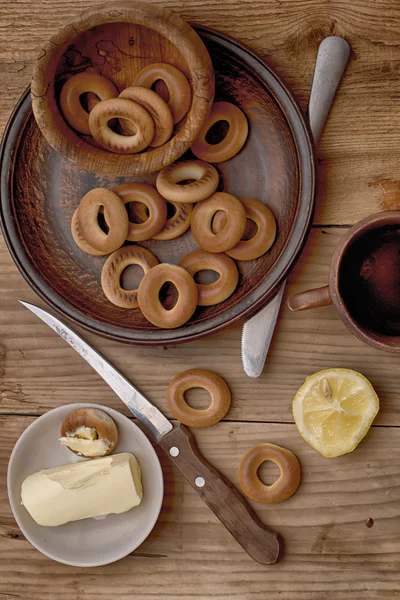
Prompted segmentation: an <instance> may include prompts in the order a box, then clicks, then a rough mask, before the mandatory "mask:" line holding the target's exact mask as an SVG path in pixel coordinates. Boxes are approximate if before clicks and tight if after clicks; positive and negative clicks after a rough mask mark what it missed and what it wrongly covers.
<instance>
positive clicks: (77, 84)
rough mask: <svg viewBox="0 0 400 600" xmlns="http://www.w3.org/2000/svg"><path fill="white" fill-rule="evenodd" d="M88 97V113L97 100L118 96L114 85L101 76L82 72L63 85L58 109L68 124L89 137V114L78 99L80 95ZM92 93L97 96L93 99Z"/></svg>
mask: <svg viewBox="0 0 400 600" xmlns="http://www.w3.org/2000/svg"><path fill="white" fill-rule="evenodd" d="M85 93H87V94H88V95H90V100H88V107H89V112H90V111H91V108H94V106H95V104H98V100H97V99H100V100H109V99H110V98H116V97H117V96H118V90H117V88H116V87H115V85H114V84H113V83H112V81H110V80H109V79H107V78H106V77H103V76H102V75H98V74H97V73H88V72H87V71H83V72H82V73H77V74H76V75H72V77H70V78H69V79H67V81H66V82H65V83H64V85H63V87H62V88H61V93H60V107H61V112H62V114H63V115H64V118H65V120H66V121H68V123H69V124H70V125H71V127H73V128H74V129H76V130H77V131H80V133H84V134H86V135H91V132H90V128H89V113H88V112H87V111H86V110H85V109H84V108H83V106H82V104H81V100H80V97H81V95H82V94H85ZM92 93H93V94H95V96H97V98H96V100H94V99H93V96H92Z"/></svg>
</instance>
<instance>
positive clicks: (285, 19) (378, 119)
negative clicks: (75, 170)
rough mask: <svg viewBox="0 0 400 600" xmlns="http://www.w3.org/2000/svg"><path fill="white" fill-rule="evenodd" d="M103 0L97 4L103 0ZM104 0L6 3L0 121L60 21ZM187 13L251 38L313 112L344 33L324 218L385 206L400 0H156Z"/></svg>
mask: <svg viewBox="0 0 400 600" xmlns="http://www.w3.org/2000/svg"><path fill="white" fill-rule="evenodd" d="M99 3H100V2H98V4H99ZM95 4H96V2H95V0H93V1H92V0H82V1H80V2H79V3H73V4H71V2H68V1H67V0H61V1H60V2H57V3H56V2H55V1H54V0H50V2H49V1H47V0H38V2H35V3H34V4H32V3H30V2H29V3H22V2H8V1H7V0H2V2H0V65H1V70H0V81H1V83H2V95H1V98H0V109H1V110H0V127H4V125H5V123H6V120H7V118H8V116H9V114H10V112H11V110H12V108H13V106H14V104H15V102H16V101H17V99H18V98H19V96H20V95H21V94H22V92H23V90H24V89H25V87H26V85H27V84H28V83H29V81H30V77H31V73H32V69H33V63H34V60H35V58H36V56H37V54H38V48H40V46H41V45H42V44H43V43H44V41H45V40H47V39H48V38H49V36H50V35H51V34H52V33H54V31H55V30H56V29H57V28H59V27H60V26H61V25H63V24H65V23H66V22H67V21H69V20H70V19H71V16H72V12H73V11H74V9H75V12H76V14H77V13H78V12H80V11H81V10H83V9H85V8H89V7H90V6H93V5H95ZM154 4H156V5H158V6H165V7H168V8H172V9H174V10H176V11H177V12H178V13H179V14H180V15H181V16H182V17H184V18H185V19H189V20H192V21H196V22H198V23H201V24H204V25H208V26H211V27H214V28H216V29H219V30H221V31H222V32H226V33H229V34H230V35H232V36H234V37H236V38H238V39H239V40H240V41H242V42H244V43H245V44H248V45H249V46H250V47H251V48H253V49H254V50H256V51H257V52H259V53H260V54H261V56H263V57H264V58H266V59H267V61H268V63H269V64H271V65H272V66H273V67H275V68H276V69H277V70H278V72H279V74H280V75H282V76H283V78H284V79H285V80H286V81H287V83H288V84H289V85H290V86H291V88H292V90H293V92H294V93H295V96H296V98H297V99H298V100H299V102H300V104H301V106H302V107H303V108H304V109H305V108H306V105H307V99H308V94H309V89H310V85H311V79H312V73H313V69H314V62H315V57H316V52H317V48H318V44H319V42H320V41H321V40H322V39H323V37H325V36H326V35H332V34H336V35H342V36H344V37H345V38H346V39H347V40H348V41H349V43H350V44H351V46H352V49H353V59H352V60H351V62H350V64H349V66H348V68H347V71H346V73H345V76H344V79H343V81H342V84H341V86H340V89H339V92H338V96H337V98H336V100H335V103H334V106H333V109H332V112H331V115H330V117H329V120H328V125H327V127H326V130H325V132H324V134H323V137H322V140H321V145H320V147H319V149H318V157H319V161H320V164H319V180H320V182H319V193H318V202H317V212H316V217H315V219H316V222H318V223H332V224H338V223H340V224H342V223H354V222H356V221H357V220H358V219H360V218H361V217H363V216H366V215H368V214H372V213H373V212H375V211H377V210H379V208H380V206H381V202H382V201H383V200H384V193H385V192H384V190H383V189H382V187H381V185H380V182H382V181H391V182H393V185H394V186H395V187H396V189H397V195H398V196H400V188H399V187H398V182H399V180H400V178H399V175H398V161H399V148H398V143H397V131H398V129H399V126H400V115H399V111H397V110H396V106H397V101H398V98H399V94H400V79H399V77H398V62H399V60H400V44H399V41H398V37H397V25H396V23H397V22H398V20H399V18H400V6H399V4H398V3H397V2H396V1H395V0H385V1H384V2H379V3H377V2H375V0H354V1H353V2H348V1H347V0H331V1H330V2H329V3H327V2H325V1H324V0H298V1H296V2H294V1H293V2H287V1H285V2H282V1H277V0H258V1H256V2H254V1H253V0H229V2H226V3H224V4H223V5H221V4H219V3H216V2H214V1H213V0H201V1H199V0H191V1H190V2H185V3H183V2H181V0H156V1H155V2H154Z"/></svg>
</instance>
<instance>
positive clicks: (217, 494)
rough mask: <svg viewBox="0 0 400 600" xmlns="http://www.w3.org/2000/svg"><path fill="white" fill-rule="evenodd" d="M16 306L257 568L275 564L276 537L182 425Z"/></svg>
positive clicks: (49, 319)
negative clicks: (99, 384) (164, 460)
mask: <svg viewBox="0 0 400 600" xmlns="http://www.w3.org/2000/svg"><path fill="white" fill-rule="evenodd" d="M20 302H21V304H23V305H24V306H25V307H26V308H28V309H29V310H30V311H32V312H33V313H34V314H35V315H36V316H37V317H39V319H41V320H42V321H44V322H45V323H46V324H47V325H49V327H51V328H52V329H53V330H54V331H55V332H56V333H58V335H59V336H61V337H62V338H63V339H64V340H65V341H66V342H67V343H68V344H69V345H70V346H72V348H73V349H74V350H76V352H78V354H80V355H81V356H82V358H84V359H85V360H86V361H87V362H88V363H89V364H90V366H91V367H92V368H93V369H94V370H95V371H97V373H98V374H99V375H100V377H102V378H103V379H104V381H105V382H106V383H107V384H108V385H109V386H110V387H111V389H112V390H113V391H114V392H115V393H116V394H117V396H118V397H119V398H120V399H121V400H122V402H124V404H125V405H126V406H127V407H128V409H129V410H130V411H131V413H132V414H133V415H134V416H135V417H136V418H137V419H139V421H141V423H142V424H143V425H144V427H145V428H146V429H147V431H148V433H149V434H150V435H151V436H152V438H153V439H154V441H155V442H156V443H157V444H158V445H159V446H160V447H161V448H162V449H163V450H164V452H165V453H166V454H167V455H168V456H169V458H170V459H171V460H172V461H173V463H174V464H175V465H176V467H177V468H178V469H179V471H180V472H181V473H182V474H183V475H184V477H185V478H186V479H187V481H188V482H189V483H190V485H191V486H192V487H193V488H194V489H195V490H196V492H197V493H198V494H199V495H200V496H201V498H202V499H203V500H204V502H205V503H206V504H208V506H209V507H210V508H211V510H212V511H213V512H214V514H215V515H216V516H217V517H218V519H219V520H220V521H221V522H222V523H223V524H224V525H225V527H226V528H227V529H228V530H229V531H230V532H231V534H232V535H233V536H234V537H235V538H236V540H237V541H238V542H239V544H240V545H241V546H242V548H243V549H244V550H245V551H246V552H247V553H248V554H249V555H250V556H251V557H252V558H253V559H254V560H256V561H257V562H259V563H262V564H264V565H270V564H272V563H274V562H276V561H277V559H278V556H279V551H280V543H279V537H278V534H277V533H275V532H274V531H272V530H270V529H269V528H268V527H267V526H266V525H264V523H262V522H261V521H260V519H259V518H258V517H257V515H256V514H255V512H254V511H253V509H252V508H251V506H250V505H249V504H248V502H247V501H246V500H245V498H244V496H242V494H241V493H240V492H239V491H238V490H237V489H236V487H235V486H234V485H232V484H231V483H230V482H229V481H228V480H226V479H225V478H224V477H223V476H222V475H221V473H219V472H218V471H217V469H215V468H214V467H213V466H212V465H210V463H208V462H207V461H206V459H205V458H204V456H203V455H202V454H201V452H200V450H199V449H198V447H197V444H196V439H195V437H194V435H193V434H192V433H191V431H190V430H189V429H188V428H187V427H185V426H184V425H178V426H177V427H174V426H173V425H172V423H170V421H169V420H168V419H167V418H166V417H165V416H164V415H163V414H162V413H161V412H160V411H159V410H158V408H156V407H155V406H154V405H153V404H152V403H151V402H150V401H149V400H148V399H147V398H146V397H145V396H143V394H141V393H140V392H139V390H138V389H136V388H135V387H134V386H133V385H132V384H131V383H130V381H128V380H127V379H126V378H125V377H124V376H123V375H122V374H121V373H120V372H119V371H117V369H115V368H114V367H113V366H112V365H111V363H109V362H108V361H107V360H106V359H105V358H104V357H103V356H101V354H99V353H98V352H97V351H96V350H94V348H92V346H90V345H89V344H87V343H86V342H85V341H84V340H83V339H82V338H81V337H80V336H79V335H77V334H76V333H75V332H74V331H73V330H72V329H70V328H69V327H67V325H65V324H64V323H62V322H61V321H59V320H58V319H57V318H56V317H54V316H53V315H51V314H50V313H48V312H47V311H45V310H43V309H42V308H39V307H38V306H34V305H33V304H29V303H28V302H22V301H20Z"/></svg>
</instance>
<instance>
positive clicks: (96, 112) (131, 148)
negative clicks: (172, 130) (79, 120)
mask: <svg viewBox="0 0 400 600" xmlns="http://www.w3.org/2000/svg"><path fill="white" fill-rule="evenodd" d="M112 119H124V120H126V121H129V122H131V123H132V124H133V126H134V127H135V129H136V133H135V134H133V135H121V134H119V133H115V131H113V130H112V129H111V128H110V126H109V121H111V120H112ZM89 128H90V132H91V134H92V136H93V137H94V139H95V140H96V142H98V143H99V144H101V146H103V147H104V148H105V149H106V150H109V151H110V152H115V153H117V154H135V153H137V152H140V151H141V150H144V149H145V148H147V146H148V145H149V144H150V143H151V141H152V140H153V138H154V121H153V119H152V118H151V116H150V115H149V113H148V112H147V110H145V109H144V108H143V107H142V106H140V104H137V102H132V100H127V99H126V98H111V99H110V100H104V101H103V102H99V103H98V104H96V106H94V107H93V108H92V110H91V111H90V113H89Z"/></svg>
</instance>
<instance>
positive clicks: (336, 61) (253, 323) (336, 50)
mask: <svg viewBox="0 0 400 600" xmlns="http://www.w3.org/2000/svg"><path fill="white" fill-rule="evenodd" d="M349 56H350V46H349V44H348V43H347V42H346V40H344V39H343V38H341V37H338V36H330V37H327V38H325V39H324V40H323V41H322V42H321V44H320V46H319V48H318V54H317V60H316V63H315V70H314V76H313V81H312V85H311V92H310V100H309V104H308V111H307V113H308V119H309V123H310V129H311V133H312V135H313V138H314V142H315V145H317V144H318V142H319V139H320V137H321V134H322V131H323V129H324V127H325V123H326V121H327V119H328V115H329V111H330V108H331V106H332V102H333V99H334V97H335V94H336V90H337V88H338V85H339V83H340V80H341V78H342V75H343V73H344V71H345V69H346V65H347V62H348V60H349ZM285 286H286V281H284V282H283V283H282V285H281V287H280V288H279V291H278V293H277V294H276V296H274V298H273V299H272V300H271V302H269V303H268V304H267V306H265V307H264V308H263V309H261V310H260V312H258V313H257V314H256V315H255V316H254V317H252V318H251V319H249V320H248V321H246V323H245V324H244V325H243V330H242V343H241V352H242V363H243V369H244V372H245V373H246V375H248V376H249V377H253V378H256V377H259V376H260V375H261V373H262V371H263V368H264V363H265V359H266V357H267V354H268V350H269V347H270V345H271V341H272V336H273V334H274V330H275V326H276V322H277V320H278V315H279V310H280V307H281V304H282V299H283V294H284V290H285Z"/></svg>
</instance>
